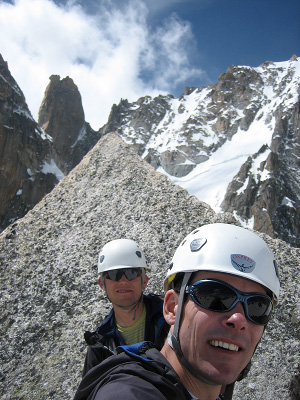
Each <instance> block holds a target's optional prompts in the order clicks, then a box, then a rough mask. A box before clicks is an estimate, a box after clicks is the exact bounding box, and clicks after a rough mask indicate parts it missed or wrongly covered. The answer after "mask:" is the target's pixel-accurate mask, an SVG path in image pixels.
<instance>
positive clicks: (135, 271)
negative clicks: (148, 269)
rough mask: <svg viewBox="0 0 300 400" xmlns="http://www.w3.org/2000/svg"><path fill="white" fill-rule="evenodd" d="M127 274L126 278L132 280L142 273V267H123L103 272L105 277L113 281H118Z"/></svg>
mask: <svg viewBox="0 0 300 400" xmlns="http://www.w3.org/2000/svg"><path fill="white" fill-rule="evenodd" d="M123 275H125V277H126V279H128V280H129V281H132V280H133V279H135V278H137V277H138V276H141V275H142V269H141V268H122V269H113V270H110V271H105V272H103V277H104V278H107V279H110V280H112V281H115V282H118V281H119V280H120V279H121V278H122V276H123Z"/></svg>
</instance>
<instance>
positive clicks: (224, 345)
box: [209, 340, 240, 351]
mask: <svg viewBox="0 0 300 400" xmlns="http://www.w3.org/2000/svg"><path fill="white" fill-rule="evenodd" d="M209 344H210V345H211V346H214V347H221V348H222V349H226V350H231V351H239V350H240V348H239V346H237V345H236V344H232V343H226V342H222V341H221V340H210V341H209Z"/></svg>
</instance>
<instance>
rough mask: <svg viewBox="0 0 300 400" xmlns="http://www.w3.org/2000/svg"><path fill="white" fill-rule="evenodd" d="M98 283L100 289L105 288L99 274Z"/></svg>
mask: <svg viewBox="0 0 300 400" xmlns="http://www.w3.org/2000/svg"><path fill="white" fill-rule="evenodd" d="M98 283H99V286H100V288H101V289H102V290H105V289H104V285H103V282H102V279H101V276H99V278H98Z"/></svg>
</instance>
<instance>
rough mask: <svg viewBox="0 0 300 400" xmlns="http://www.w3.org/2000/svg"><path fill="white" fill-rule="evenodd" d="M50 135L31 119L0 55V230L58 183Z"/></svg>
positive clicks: (20, 92)
mask: <svg viewBox="0 0 300 400" xmlns="http://www.w3.org/2000/svg"><path fill="white" fill-rule="evenodd" d="M54 158H55V152H54V149H53V145H52V140H51V137H50V136H48V135H47V134H46V133H45V132H44V131H43V130H42V129H41V128H40V127H39V125H38V124H37V123H36V122H35V121H34V119H33V118H32V116H31V113H30V111H29V109H28V107H27V104H26V101H25V98H24V95H23V93H22V91H21V90H20V88H19V86H18V85H17V83H16V81H15V80H14V79H13V77H12V76H11V74H10V72H9V69H8V65H7V63H6V62H5V61H4V60H3V58H2V56H1V55H0V231H1V230H3V229H4V228H5V227H6V226H8V225H9V224H10V223H12V222H13V221H15V220H16V219H18V218H21V217H23V216H24V215H25V214H26V213H27V211H28V210H30V209H31V208H32V207H34V206H35V204H37V203H38V202H39V201H40V200H41V199H42V198H43V196H44V195H45V194H46V193H49V192H50V191H51V190H52V189H53V187H54V186H55V185H56V184H57V183H58V181H59V179H58V177H57V175H58V173H59V170H58V168H56V166H55V163H54V161H53V159H54Z"/></svg>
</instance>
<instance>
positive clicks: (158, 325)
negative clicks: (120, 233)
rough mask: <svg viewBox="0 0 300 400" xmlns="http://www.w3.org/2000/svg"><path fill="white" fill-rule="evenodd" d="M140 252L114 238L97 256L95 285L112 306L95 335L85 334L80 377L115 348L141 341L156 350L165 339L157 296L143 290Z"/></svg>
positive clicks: (130, 242) (143, 267)
mask: <svg viewBox="0 0 300 400" xmlns="http://www.w3.org/2000/svg"><path fill="white" fill-rule="evenodd" d="M147 269H148V267H147V264H146V259H145V255H144V253H143V251H142V250H141V249H140V247H139V246H138V245H137V243H136V242H134V241H133V240H130V239H116V240H112V241H110V242H108V243H107V244H105V246H104V247H103V248H102V250H101V251H100V253H99V257H98V274H99V277H98V283H99V286H100V288H101V289H102V290H104V291H105V292H106V295H107V297H108V299H109V300H110V302H111V303H112V310H111V312H110V314H109V315H108V316H107V317H106V318H105V320H104V321H103V323H102V324H101V325H100V326H99V327H98V328H97V329H96V331H95V332H85V335H84V336H85V340H86V342H87V344H88V345H89V347H88V351H87V355H86V359H85V365H84V370H83V375H85V374H86V373H87V372H88V370H89V369H91V368H92V367H94V366H95V365H97V364H99V363H100V362H102V361H103V360H104V359H105V358H107V357H108V356H110V355H112V354H114V352H115V349H116V347H118V346H120V345H125V344H127V345H130V344H133V343H136V342H141V341H144V340H147V341H151V342H154V343H156V344H157V345H158V346H159V345H160V347H161V346H162V344H163V343H164V340H165V337H166V332H167V331H166V329H169V328H168V325H167V324H166V322H165V320H164V317H163V312H162V305H163V300H162V298H161V296H158V295H154V294H148V295H144V294H143V291H144V290H145V288H146V285H147V283H148V276H147V275H146V271H147Z"/></svg>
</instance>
